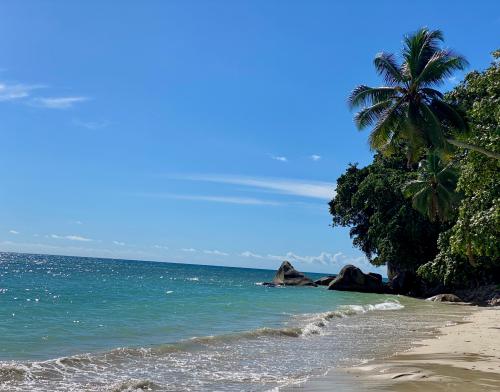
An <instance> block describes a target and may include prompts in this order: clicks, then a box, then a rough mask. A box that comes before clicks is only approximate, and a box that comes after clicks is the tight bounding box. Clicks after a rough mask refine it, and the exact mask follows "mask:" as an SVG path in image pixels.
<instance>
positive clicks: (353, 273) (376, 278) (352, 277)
mask: <svg viewBox="0 0 500 392" xmlns="http://www.w3.org/2000/svg"><path fill="white" fill-rule="evenodd" d="M328 290H341V291H359V292H363V293H383V292H384V291H385V288H384V284H383V283H382V276H381V275H380V274H372V273H370V274H364V273H363V271H361V270H360V269H359V268H358V267H355V266H354V265H346V266H344V267H343V268H342V269H341V270H340V272H339V274H338V275H337V276H336V278H335V279H333V280H332V281H331V283H330V285H329V286H328Z"/></svg>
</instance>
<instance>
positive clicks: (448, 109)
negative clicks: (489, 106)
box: [430, 99, 469, 134]
mask: <svg viewBox="0 0 500 392" xmlns="http://www.w3.org/2000/svg"><path fill="white" fill-rule="evenodd" d="M430 109H431V110H432V112H433V113H434V114H435V116H436V117H437V118H439V119H440V120H441V121H445V122H448V123H449V124H451V126H452V127H453V128H454V129H455V130H457V131H459V132H460V133H461V134H466V133H467V132H468V131H469V127H468V125H467V122H466V121H465V119H464V118H463V117H462V115H461V114H460V113H459V112H458V111H457V110H456V109H455V108H454V107H453V106H452V105H450V104H448V103H446V102H444V101H442V100H440V99H434V100H433V101H432V102H431V105H430Z"/></svg>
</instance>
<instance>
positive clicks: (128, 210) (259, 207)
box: [0, 0, 500, 273]
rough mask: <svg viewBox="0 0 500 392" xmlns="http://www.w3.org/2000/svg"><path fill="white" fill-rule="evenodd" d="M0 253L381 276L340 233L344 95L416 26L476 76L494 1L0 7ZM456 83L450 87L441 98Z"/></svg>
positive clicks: (348, 124) (350, 139)
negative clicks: (334, 204)
mask: <svg viewBox="0 0 500 392" xmlns="http://www.w3.org/2000/svg"><path fill="white" fill-rule="evenodd" d="M0 18H1V23H0V53H1V55H0V135H1V140H0V181H1V184H2V185H1V186H0V251H18V252H29V253H48V254H62V255H78V256H97V257H114V258H127V259H140V260H156V261H170V262H184V263H197V264H215V265H225V266H237V267H254V268H270V269H274V268H277V267H278V266H279V264H280V262H281V261H282V260H283V259H288V260H290V261H291V262H292V263H293V264H294V265H295V266H296V267H297V269H299V270H304V271H314V272H326V273H335V272H337V271H338V270H339V269H340V268H341V267H342V266H343V265H344V264H346V263H353V264H355V265H358V266H360V267H361V268H362V269H363V270H366V271H368V270H370V271H379V272H382V273H384V272H385V269H384V268H378V269H377V268H374V267H372V266H370V265H369V263H368V262H367V260H366V258H365V257H364V255H363V254H362V253H361V252H360V251H359V250H357V249H355V248H353V246H352V243H351V239H350V238H349V231H348V229H347V228H332V227H331V217H330V215H329V212H328V205H327V203H328V201H329V200H330V199H331V198H332V197H333V196H334V193H335V181H336V179H337V178H338V177H339V175H341V174H342V173H343V171H344V170H345V168H346V166H347V165H348V164H349V163H351V162H352V163H354V162H357V163H359V164H360V165H361V166H362V165H366V164H368V163H369V162H370V161H371V158H372V155H373V153H372V152H371V151H370V149H369V147H368V144H367V132H358V131H357V130H356V129H355V126H354V124H353V121H352V116H353V113H351V112H350V111H349V109H348V107H347V104H346V97H347V96H348V94H349V93H350V91H351V90H352V89H353V88H354V87H355V86H356V85H358V84H361V83H364V84H368V85H378V84H380V83H381V81H380V80H379V79H378V77H377V75H376V73H375V71H374V69H373V65H372V60H373V57H374V56H375V54H376V53H378V52H380V51H388V52H398V50H399V49H400V48H401V46H402V37H403V35H404V34H406V33H410V32H412V31H415V30H416V29H418V28H419V27H422V26H428V27H430V28H439V29H441V30H443V32H444V34H445V39H446V46H448V47H451V48H454V49H455V50H457V51H458V52H459V53H461V54H463V55H465V56H466V57H467V59H468V60H469V62H470V69H483V68H485V67H487V66H488V64H489V63H490V61H491V56H490V53H491V52H492V51H493V50H494V49H497V48H498V46H499V44H500V42H499V41H498V38H499V37H500V2H498V1H480V2H474V3H472V2H470V1H439V2H437V1H426V0H425V1H419V2H410V1H408V2H402V1H397V2H396V1H377V2H373V1H365V2H363V1H355V2H354V1H349V2H347V1H344V2H342V3H341V2H333V1H319V0H315V1H291V0H290V1H277V0H265V1H259V0H252V1H242V0H239V1H234V0H231V1H229V0H228V1H222V0H214V1H173V0H172V1H147V2H144V1H138V0H136V1H120V2H117V1H97V0H95V1H92V0H87V1H71V2H69V1H63V0H60V1H47V0H36V1H29V0H26V1H22V2H21V1H14V0H10V1H9V0H5V1H2V2H1V3H0ZM462 77H463V75H462V74H457V75H455V76H454V77H451V78H450V79H449V80H448V81H447V83H446V85H444V86H443V91H446V90H449V89H451V88H453V86H454V85H455V84H456V83H458V82H459V81H460V79H461V78H462Z"/></svg>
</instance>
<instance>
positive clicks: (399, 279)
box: [389, 271, 416, 294]
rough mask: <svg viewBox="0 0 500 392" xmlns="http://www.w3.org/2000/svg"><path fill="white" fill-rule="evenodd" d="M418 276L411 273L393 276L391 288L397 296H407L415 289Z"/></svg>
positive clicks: (401, 272)
mask: <svg viewBox="0 0 500 392" xmlns="http://www.w3.org/2000/svg"><path fill="white" fill-rule="evenodd" d="M415 284H416V276H415V273H413V272H411V271H399V272H398V273H397V274H396V275H393V277H392V279H391V280H390V283H389V286H390V288H391V289H392V291H393V292H394V293H395V294H407V293H409V292H410V291H412V290H413V289H415Z"/></svg>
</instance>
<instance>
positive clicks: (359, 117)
mask: <svg viewBox="0 0 500 392" xmlns="http://www.w3.org/2000/svg"><path fill="white" fill-rule="evenodd" d="M392 103H393V100H392V99H388V100H386V101H382V102H379V103H376V104H375V105H372V106H368V107H365V108H364V109H362V110H360V111H359V112H358V113H356V115H355V116H354V123H355V124H356V126H357V127H358V129H360V130H361V129H363V128H365V127H367V126H369V125H372V124H373V123H375V122H376V121H377V120H379V119H380V116H381V115H382V114H383V113H384V111H385V110H387V108H388V107H390V106H391V104H392Z"/></svg>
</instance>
